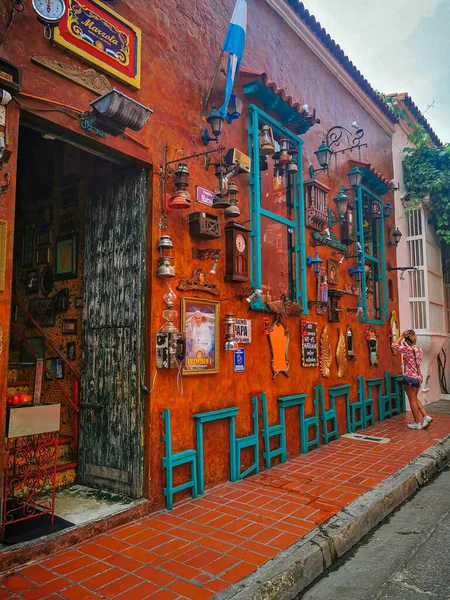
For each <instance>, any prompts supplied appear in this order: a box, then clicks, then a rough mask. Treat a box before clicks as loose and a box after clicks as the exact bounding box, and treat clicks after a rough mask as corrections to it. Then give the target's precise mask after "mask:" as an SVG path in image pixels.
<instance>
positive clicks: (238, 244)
mask: <svg viewBox="0 0 450 600" xmlns="http://www.w3.org/2000/svg"><path fill="white" fill-rule="evenodd" d="M248 233H249V230H248V229H247V228H246V227H244V226H243V225H241V224H240V223H236V222H235V221H231V222H230V223H228V225H226V226H225V243H226V261H225V281H239V282H245V281H248V266H249V265H248V256H249V249H248Z"/></svg>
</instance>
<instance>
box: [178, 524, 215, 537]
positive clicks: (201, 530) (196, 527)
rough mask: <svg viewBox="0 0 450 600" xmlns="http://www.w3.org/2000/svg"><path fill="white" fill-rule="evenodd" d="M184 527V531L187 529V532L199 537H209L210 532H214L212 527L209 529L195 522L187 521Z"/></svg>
mask: <svg viewBox="0 0 450 600" xmlns="http://www.w3.org/2000/svg"><path fill="white" fill-rule="evenodd" d="M185 527H186V529H189V531H193V532H195V533H198V534H199V535H209V534H210V533H211V532H212V531H214V529H213V528H212V527H209V526H208V525H201V524H200V523H196V522H195V521H189V522H188V523H186V525H185Z"/></svg>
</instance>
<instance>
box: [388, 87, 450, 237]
mask: <svg viewBox="0 0 450 600" xmlns="http://www.w3.org/2000/svg"><path fill="white" fill-rule="evenodd" d="M379 96H380V98H382V99H383V100H384V102H386V104H387V105H388V106H389V108H390V109H391V110H392V112H393V113H394V114H395V115H396V116H397V117H398V118H399V119H400V120H406V122H407V125H408V128H409V129H410V133H409V134H408V142H409V143H410V144H412V145H413V147H407V148H404V149H403V153H404V158H403V181H404V183H405V186H406V188H407V190H408V194H409V197H410V200H411V201H412V202H413V203H416V204H417V203H419V202H421V201H423V200H424V199H425V198H429V201H430V205H431V209H432V220H433V223H434V226H435V228H436V233H437V234H438V235H439V237H440V238H441V241H442V242H443V243H444V244H449V245H450V144H444V145H443V146H441V147H439V146H435V145H434V144H433V142H432V140H431V138H430V136H429V134H428V133H427V131H426V130H425V128H424V127H423V126H422V125H421V124H420V123H417V121H413V120H411V119H409V118H408V114H407V112H406V110H404V109H400V108H399V107H398V103H397V101H396V100H395V99H394V98H391V97H389V96H385V95H384V94H381V93H379Z"/></svg>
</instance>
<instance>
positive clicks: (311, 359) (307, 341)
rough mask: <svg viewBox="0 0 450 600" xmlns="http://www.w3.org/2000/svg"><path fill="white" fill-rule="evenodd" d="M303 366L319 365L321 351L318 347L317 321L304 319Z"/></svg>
mask: <svg viewBox="0 0 450 600" xmlns="http://www.w3.org/2000/svg"><path fill="white" fill-rule="evenodd" d="M301 327H302V331H301V333H302V366H303V367H317V365H318V364H319V352H318V347H317V323H312V322H309V321H302V325H301Z"/></svg>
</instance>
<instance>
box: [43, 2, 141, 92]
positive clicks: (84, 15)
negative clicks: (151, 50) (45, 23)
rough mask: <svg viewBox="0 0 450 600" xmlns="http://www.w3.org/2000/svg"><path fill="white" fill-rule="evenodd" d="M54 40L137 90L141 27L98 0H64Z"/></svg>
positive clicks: (139, 71) (139, 78) (139, 76)
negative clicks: (62, 13)
mask: <svg viewBox="0 0 450 600" xmlns="http://www.w3.org/2000/svg"><path fill="white" fill-rule="evenodd" d="M53 39H54V42H55V43H56V44H57V45H59V46H62V47H63V48H66V49H67V50H70V51H71V52H73V53H74V54H77V55H78V56H80V57H81V58H83V59H84V60H86V61H88V62H90V63H92V64H94V65H96V66H97V67H99V68H100V69H102V70H103V71H106V72H107V73H110V74H111V75H112V76H113V77H116V78H118V79H121V80H122V81H124V82H126V83H128V84H129V85H131V86H132V87H134V88H136V89H139V88H140V84H141V30H140V29H139V28H137V27H135V26H134V25H132V24H131V23H130V22H129V21H127V20H126V19H124V18H123V17H122V16H121V15H119V14H117V13H116V12H114V11H113V10H111V9H110V8H109V7H108V6H106V4H103V2H100V0H67V11H66V13H65V15H64V17H63V18H62V19H61V21H60V23H59V27H56V28H55V31H54V34H53Z"/></svg>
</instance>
